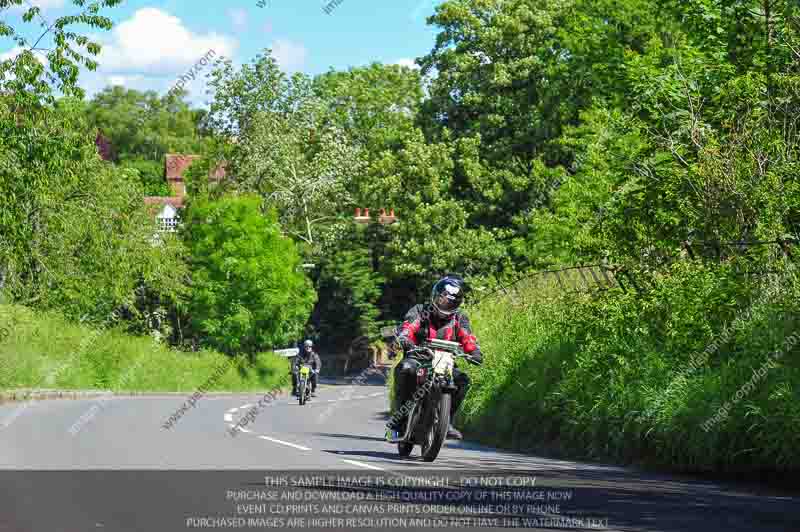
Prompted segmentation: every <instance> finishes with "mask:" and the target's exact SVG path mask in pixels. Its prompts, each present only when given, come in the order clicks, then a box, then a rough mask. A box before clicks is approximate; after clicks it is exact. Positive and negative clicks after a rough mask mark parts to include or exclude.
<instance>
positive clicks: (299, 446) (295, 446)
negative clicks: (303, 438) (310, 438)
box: [259, 436, 311, 451]
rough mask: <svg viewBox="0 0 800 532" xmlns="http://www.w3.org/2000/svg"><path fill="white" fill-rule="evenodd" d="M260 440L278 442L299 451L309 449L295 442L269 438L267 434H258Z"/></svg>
mask: <svg viewBox="0 0 800 532" xmlns="http://www.w3.org/2000/svg"><path fill="white" fill-rule="evenodd" d="M259 438H261V439H262V440H267V441H271V442H273V443H280V444H281V445H288V446H289V447H294V448H295V449H300V450H301V451H310V450H311V449H310V448H308V447H303V446H302V445H297V444H296V443H289V442H288V441H283V440H278V439H275V438H270V437H269V436H259Z"/></svg>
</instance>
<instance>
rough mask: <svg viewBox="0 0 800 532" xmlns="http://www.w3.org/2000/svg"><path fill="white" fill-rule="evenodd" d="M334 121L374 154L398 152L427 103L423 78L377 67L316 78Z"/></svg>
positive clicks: (402, 70) (410, 72) (405, 70)
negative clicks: (424, 103) (386, 151)
mask: <svg viewBox="0 0 800 532" xmlns="http://www.w3.org/2000/svg"><path fill="white" fill-rule="evenodd" d="M314 89H315V91H316V93H317V94H318V95H319V96H320V98H322V99H323V100H324V101H325V102H326V104H327V106H328V108H329V111H330V113H331V116H330V120H332V122H333V123H335V124H336V125H338V126H339V127H341V128H342V129H344V130H345V132H346V133H347V134H348V136H349V137H350V138H351V139H352V140H353V141H354V142H355V143H356V144H357V145H358V146H360V147H362V148H365V149H366V150H367V152H368V153H369V154H370V155H378V154H379V153H380V152H381V151H383V150H386V149H393V148H398V147H399V146H400V144H401V143H402V141H403V139H404V138H405V137H406V135H407V134H408V133H409V132H410V131H411V129H412V128H413V126H414V121H415V119H416V117H417V113H418V112H419V109H420V105H421V104H422V99H423V91H422V80H421V78H420V74H419V72H418V71H416V70H412V69H410V68H408V67H405V66H399V65H382V64H380V63H372V64H371V65H369V66H366V67H356V68H350V69H349V70H347V71H346V72H336V71H334V70H331V71H329V72H326V73H325V74H322V75H320V76H317V77H316V78H315V79H314Z"/></svg>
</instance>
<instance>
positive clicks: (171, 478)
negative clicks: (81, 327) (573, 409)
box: [0, 382, 800, 532]
mask: <svg viewBox="0 0 800 532" xmlns="http://www.w3.org/2000/svg"><path fill="white" fill-rule="evenodd" d="M187 395H190V394H187ZM185 399H186V398H183V397H175V396H171V397H137V398H122V397H120V398H112V399H108V400H105V401H99V402H98V401H97V400H75V401H41V402H35V403H31V404H30V405H29V406H28V407H27V408H24V409H23V410H22V411H18V409H19V408H20V405H19V404H5V405H0V426H2V422H3V420H4V419H5V420H9V419H11V420H12V421H11V423H10V424H9V425H8V426H7V427H6V428H4V429H3V430H0V478H2V479H4V480H5V482H0V497H2V500H4V501H6V502H10V504H3V505H2V507H0V531H5V530H8V531H12V530H13V531H15V532H19V531H21V530H39V529H41V530H45V529H47V530H81V529H82V528H79V526H91V527H92V528H91V529H92V530H104V531H110V530H143V529H144V528H142V527H144V526H148V527H149V529H153V530H156V529H164V530H188V529H189V528H197V527H198V526H199V525H198V523H200V522H199V521H196V522H193V523H194V524H191V525H190V521H189V520H188V519H191V517H187V516H191V515H203V512H206V513H207V512H209V511H211V510H210V508H211V507H216V506H220V505H224V504H229V503H230V501H225V500H224V499H225V497H223V496H222V495H220V493H221V491H220V490H222V488H223V487H226V488H230V487H231V486H232V485H237V484H238V485H247V486H251V487H252V486H253V485H254V484H255V483H258V482H262V481H263V479H264V476H265V475H264V473H265V472H277V471H285V472H287V473H288V472H290V471H297V470H303V471H307V472H327V473H332V472H337V471H339V472H358V471H362V472H363V473H364V474H365V475H382V474H386V475H393V476H394V477H397V478H405V479H415V478H422V475H424V474H426V473H429V472H432V471H433V472H440V473H441V472H449V474H456V473H458V472H470V474H472V473H473V472H474V474H476V475H486V476H492V475H496V474H498V472H501V473H502V474H504V475H512V474H513V475H518V476H521V477H527V478H529V479H532V480H531V482H535V487H536V490H539V493H540V494H544V496H545V498H544V499H540V500H538V501H536V502H537V503H538V504H541V505H549V506H542V508H545V509H546V510H547V511H545V512H543V514H544V515H550V516H551V517H552V516H553V515H554V514H558V515H560V516H562V517H570V518H572V519H573V520H572V521H566V522H565V521H563V520H562V521H549V522H544V521H542V522H543V523H545V524H544V525H543V526H541V527H539V528H537V527H536V526H529V527H528V528H532V529H537V530H553V529H574V530H597V529H604V530H619V531H676V532H677V531H681V532H688V531H701V530H702V531H703V532H712V531H717V530H719V531H722V530H725V531H739V530H741V531H748V532H749V531H756V530H757V531H773V530H774V531H798V530H800V497H797V496H795V495H792V494H786V493H779V492H776V491H774V490H771V489H767V488H763V487H754V486H751V485H747V486H746V485H731V484H722V483H717V482H706V481H701V480H696V479H688V478H677V477H668V476H665V475H656V474H648V473H642V472H640V471H636V470H632V469H627V468H621V467H613V466H605V465H599V464H587V463H579V462H571V461H563V460H553V459H548V458H542V457H537V456H533V455H524V454H519V453H511V452H504V451H500V450H497V449H493V448H489V447H485V446H481V445H477V444H474V443H470V442H453V441H448V442H447V443H446V445H445V447H444V448H443V449H442V451H441V454H440V456H439V458H438V459H437V460H436V461H435V462H434V463H433V464H428V463H424V462H422V461H421V460H420V459H419V458H418V456H419V448H416V449H415V451H414V454H413V455H412V457H411V458H400V457H399V456H398V455H397V452H396V448H395V446H392V445H389V444H387V443H386V442H384V440H383V431H384V424H385V422H386V419H387V412H386V406H387V397H386V389H385V387H384V386H382V385H380V384H377V383H374V382H373V383H372V384H365V385H350V384H322V385H320V390H319V394H318V397H316V398H315V399H313V400H312V402H310V403H309V404H307V405H306V406H303V407H300V406H299V405H298V404H297V401H296V400H292V399H290V398H287V397H281V398H278V399H275V400H272V401H270V400H269V399H267V400H264V399H263V398H261V397H259V396H254V395H246V394H242V395H231V396H223V397H213V398H212V397H208V398H203V399H201V400H200V401H198V402H197V404H196V405H195V407H194V408H191V409H189V410H187V411H186V412H185V413H184V414H183V415H182V417H180V419H178V420H177V422H175V424H174V426H173V427H172V428H170V429H168V430H167V429H165V428H163V427H162V425H163V424H164V422H165V421H166V420H167V419H168V418H169V417H170V416H171V415H172V414H173V413H175V412H176V411H177V410H178V409H179V408H180V406H181V405H182V404H183V403H184V401H185ZM259 401H261V403H262V404H261V405H259ZM265 403H266V404H265ZM15 411H18V412H17V414H15ZM90 411H91V412H94V414H93V415H90V416H87V412H90ZM248 413H249V417H250V419H249V421H248V422H247V424H243V423H242V420H243V419H245V418H246V417H248ZM81 419H83V420H84V421H83V422H81V423H80V430H78V431H77V432H76V433H75V434H74V435H73V434H71V433H70V428H71V427H76V422H78V421H79V420H81ZM237 423H240V424H241V425H240V426H242V427H243V430H242V431H239V432H237V433H236V435H235V436H234V435H232V428H231V427H233V426H235V425H236V424H237ZM73 432H74V428H73ZM165 470H166V471H169V473H166V472H164V471H165ZM64 471H68V472H64ZM133 473H136V474H135V475H134V474H133ZM198 475H202V476H201V477H198ZM201 478H202V479H203V480H200V479H201ZM244 479H247V480H246V481H245V480H244ZM65 494H68V495H69V496H67V497H65ZM553 494H560V495H553ZM134 501H135V502H134ZM528 502H529V503H530V502H533V501H528ZM44 508H47V509H48V511H47V512H43V511H42V510H43V509H44ZM147 508H149V509H150V510H151V511H149V512H141V510H142V509H147ZM153 508H159V509H160V510H159V511H157V512H156V511H152V509H153ZM504 508H505V510H508V511H511V512H512V513H513V508H511V507H510V506H507V507H504ZM215 511H216V510H215ZM170 512H171V513H172V514H175V515H178V514H179V515H180V517H181V519H183V518H184V517H185V518H186V519H187V521H186V522H185V523H183V522H182V525H181V526H177V525H176V524H175V523H177V521H175V522H174V523H173V522H170V521H169V519H168V518H167V517H166V515H167V514H168V513H170ZM192 512H194V513H192ZM145 513H147V515H150V516H151V517H152V516H154V515H155V514H159V515H162V514H163V515H162V517H160V518H159V519H161V520H160V521H157V522H156V523H155V524H154V523H147V524H146V525H145V523H144V522H143V521H142V519H145V517H144V514H145ZM217 513H219V512H217ZM240 513H241V512H240ZM153 518H154V517H153ZM48 519H49V521H48ZM42 520H45V521H46V522H47V524H46V527H45V521H42ZM87 520H88V521H87ZM89 521H92V522H93V524H92V523H89ZM167 522H170V525H169V526H166V525H164V523H167ZM56 523H61V524H62V525H63V527H59V526H57V525H56ZM78 523H83V524H82V525H78ZM86 523H89V524H86ZM158 523H161V524H162V525H164V526H163V527H162V526H159V525H158ZM508 523H509V527H511V524H510V523H511V522H510V521H509V522H508ZM554 523H555V524H554ZM565 523H566V524H565ZM223 524H224V523H223ZM282 524H283V526H284V527H286V526H287V523H285V522H284V523H282ZM500 524H502V523H500ZM206 525H208V526H205V528H208V527H210V522H207V523H206ZM219 525H220V522H216V524H215V526H214V527H215V528H222V526H219ZM231 525H232V526H231V527H235V526H233V523H231ZM354 526H355V525H354ZM495 526H497V523H496V522H495ZM513 526H520V525H519V523H516V524H514V525H513ZM152 527H156V528H152ZM264 528H269V526H268V525H266V524H265V526H264ZM342 528H353V526H343V527H342ZM375 528H382V529H386V528H389V527H386V526H381V527H375Z"/></svg>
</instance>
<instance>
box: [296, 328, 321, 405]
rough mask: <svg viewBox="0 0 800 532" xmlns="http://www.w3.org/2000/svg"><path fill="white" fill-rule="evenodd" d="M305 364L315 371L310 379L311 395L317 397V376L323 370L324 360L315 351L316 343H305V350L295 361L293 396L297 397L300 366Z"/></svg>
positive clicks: (309, 341)
mask: <svg viewBox="0 0 800 532" xmlns="http://www.w3.org/2000/svg"><path fill="white" fill-rule="evenodd" d="M303 364H307V365H309V366H311V367H312V368H313V369H314V372H313V373H312V374H311V377H310V380H311V395H312V396H314V397H316V395H317V374H318V373H319V371H320V370H321V369H322V359H320V358H319V355H318V354H317V352H316V351H314V342H312V341H311V340H310V339H309V340H306V341H305V342H304V343H303V350H302V351H301V352H300V353H298V355H297V356H296V357H295V359H294V365H293V366H292V395H297V374H298V373H299V371H300V366H301V365H303Z"/></svg>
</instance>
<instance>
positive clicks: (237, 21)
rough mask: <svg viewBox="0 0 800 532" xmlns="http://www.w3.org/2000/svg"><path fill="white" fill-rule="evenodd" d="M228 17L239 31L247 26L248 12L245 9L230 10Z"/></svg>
mask: <svg viewBox="0 0 800 532" xmlns="http://www.w3.org/2000/svg"><path fill="white" fill-rule="evenodd" d="M228 16H229V17H231V20H232V21H233V27H234V28H236V29H237V30H241V29H244V28H245V27H246V26H247V11H245V10H244V9H241V8H237V9H229V10H228Z"/></svg>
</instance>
